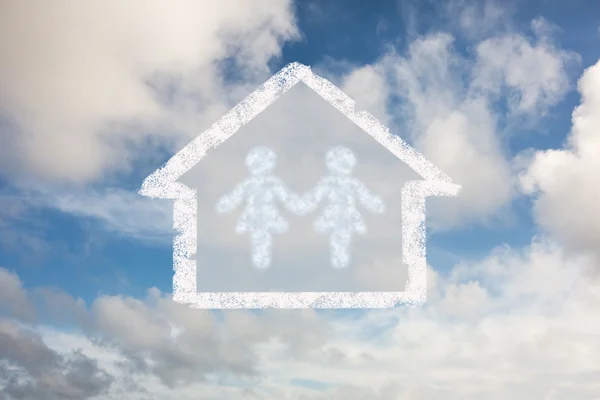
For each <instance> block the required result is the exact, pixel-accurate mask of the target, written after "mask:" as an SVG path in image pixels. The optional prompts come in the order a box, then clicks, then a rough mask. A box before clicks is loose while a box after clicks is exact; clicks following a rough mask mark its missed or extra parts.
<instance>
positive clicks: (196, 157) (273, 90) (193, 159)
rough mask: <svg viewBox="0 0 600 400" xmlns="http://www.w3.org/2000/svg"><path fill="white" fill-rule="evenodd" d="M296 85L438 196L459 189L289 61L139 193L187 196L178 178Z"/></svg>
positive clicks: (338, 93)
mask: <svg viewBox="0 0 600 400" xmlns="http://www.w3.org/2000/svg"><path fill="white" fill-rule="evenodd" d="M300 81H302V82H304V83H305V84H306V85H307V86H308V87H310V88H311V89H312V90H313V91H315V92H316V93H317V94H318V95H320V96H321V97H322V98H324V99H325V100H326V101H327V102H329V103H330V104H331V105H333V106H334V107H335V108H336V109H337V110H339V111H340V112H342V113H343V114H344V115H345V116H346V117H347V118H348V119H350V120H351V121H352V122H354V123H355V124H356V125H358V126H359V127H360V128H361V129H362V130H364V131H365V132H366V133H368V134H369V135H370V136H371V137H373V138H374V139H375V140H377V141H378V142H379V143H380V144H381V145H382V146H384V147H385V148H386V149H388V150H389V151H390V152H392V153H393V154H394V155H395V156H396V157H398V158H399V159H400V160H401V161H402V162H404V163H405V164H407V165H408V166H409V167H410V168H411V169H413V170H414V171H415V172H416V173H418V174H419V175H420V176H421V177H423V178H424V179H425V180H428V181H431V182H432V183H434V184H435V185H436V187H439V189H440V194H441V193H446V194H447V195H453V194H456V193H457V192H458V190H459V189H460V186H458V185H455V184H454V183H453V182H452V179H451V178H450V177H449V176H448V175H446V174H445V173H444V172H442V171H441V170H440V169H439V168H438V167H436V166H435V165H434V164H433V163H431V162H430V161H429V160H427V159H426V158H425V157H424V156H423V155H422V154H420V153H419V152H417V151H416V150H415V149H414V148H413V147H411V146H410V145H408V144H407V143H406V142H404V141H403V140H402V139H401V138H400V137H398V136H396V135H393V134H391V133H390V130H389V129H388V128H387V127H386V126H384V125H383V124H382V123H381V122H380V121H379V120H378V119H377V118H375V117H374V116H373V115H371V114H370V113H368V112H366V111H358V112H357V111H355V109H354V108H355V104H356V103H355V101H354V100H352V99H351V98H350V97H348V96H347V95H346V94H345V93H344V92H342V90H340V89H339V88H338V87H336V86H335V85H333V84H332V83H331V82H329V81H328V80H326V79H324V78H322V77H320V76H318V75H316V74H314V73H313V72H312V71H311V69H310V67H308V66H306V65H302V64H299V63H291V64H288V65H287V66H285V67H284V68H283V69H281V70H280V71H279V72H278V73H277V74H275V75H273V76H272V77H271V78H270V79H269V80H267V81H266V82H265V83H264V84H263V85H262V86H260V87H259V88H258V89H257V90H255V91H254V92H253V93H252V94H250V95H249V96H248V97H246V99H244V100H243V101H242V102H241V103H239V104H238V105H237V106H235V107H234V108H233V109H231V110H230V111H229V112H228V113H227V114H225V116H223V117H222V118H221V119H220V120H219V121H217V122H216V123H215V124H213V125H212V126H211V127H210V128H208V129H207V130H205V131H204V132H202V133H201V134H200V135H198V137H196V139H194V140H193V141H192V142H190V143H189V144H188V145H187V146H185V147H184V148H183V149H182V150H181V151H179V152H178V153H177V154H175V155H174V156H173V157H171V159H170V160H169V161H167V162H166V163H165V164H164V165H163V166H162V167H161V168H159V169H157V170H156V171H155V172H153V173H152V174H151V175H149V176H148V177H147V178H146V179H145V180H144V183H143V184H142V188H141V190H140V194H142V195H144V196H148V197H152V198H163V199H177V198H182V197H184V196H185V195H186V193H189V188H187V187H186V186H185V185H183V184H182V183H179V182H177V180H178V179H179V178H180V177H181V176H182V175H183V174H184V173H186V172H187V171H188V170H190V169H191V168H193V167H194V166H195V165H196V164H198V162H200V160H202V158H204V156H205V155H206V154H207V152H208V151H209V150H210V149H211V148H217V147H218V146H219V145H220V144H221V143H223V142H225V141H226V140H227V139H229V138H230V137H231V136H232V135H233V134H234V133H235V132H237V131H238V130H239V129H240V128H241V127H242V126H243V125H245V124H246V123H248V122H250V121H251V120H252V119H253V118H254V117H256V116H257V115H258V114H260V113H261V112H262V111H264V110H265V109H266V108H267V107H269V106H270V105H271V104H272V103H274V102H275V101H276V100H277V99H278V98H279V97H280V96H281V95H282V94H284V93H285V92H287V91H288V90H289V89H291V88H292V87H293V86H294V85H296V84H297V83H298V82H300Z"/></svg>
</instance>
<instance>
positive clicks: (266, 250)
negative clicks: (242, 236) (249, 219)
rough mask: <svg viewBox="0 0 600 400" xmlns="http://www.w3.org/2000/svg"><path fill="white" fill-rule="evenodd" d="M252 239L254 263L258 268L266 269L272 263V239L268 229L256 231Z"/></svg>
mask: <svg viewBox="0 0 600 400" xmlns="http://www.w3.org/2000/svg"><path fill="white" fill-rule="evenodd" d="M251 239H252V263H253V264H254V266H255V267H256V268H259V269H265V268H269V266H270V265H271V251H272V239H271V234H270V233H269V232H267V231H264V230H260V231H254V232H252V234H251Z"/></svg>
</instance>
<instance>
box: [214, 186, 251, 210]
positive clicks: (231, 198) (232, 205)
mask: <svg viewBox="0 0 600 400" xmlns="http://www.w3.org/2000/svg"><path fill="white" fill-rule="evenodd" d="M245 192H246V182H242V183H240V184H239V185H237V186H236V187H235V189H233V191H232V192H231V193H229V194H227V195H225V196H223V197H221V198H220V199H219V202H218V203H217V205H216V207H215V209H216V210H217V213H219V214H224V213H228V212H231V211H233V210H235V209H236V208H237V207H238V206H239V205H240V204H241V203H242V201H243V200H244V194H245Z"/></svg>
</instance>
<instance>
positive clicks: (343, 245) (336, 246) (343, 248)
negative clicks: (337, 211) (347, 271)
mask: <svg viewBox="0 0 600 400" xmlns="http://www.w3.org/2000/svg"><path fill="white" fill-rule="evenodd" d="M350 242H351V233H350V231H349V230H337V231H333V233H332V234H331V238H330V243H329V245H330V249H331V265H332V266H333V268H338V269H339V268H346V267H347V266H348V264H349V263H350Z"/></svg>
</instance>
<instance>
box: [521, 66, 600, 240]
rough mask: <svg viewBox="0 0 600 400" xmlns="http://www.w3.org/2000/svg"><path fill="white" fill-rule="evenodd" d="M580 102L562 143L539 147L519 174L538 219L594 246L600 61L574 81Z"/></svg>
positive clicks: (599, 190)
mask: <svg viewBox="0 0 600 400" xmlns="http://www.w3.org/2000/svg"><path fill="white" fill-rule="evenodd" d="M578 88H579V93H580V94H581V104H580V105H579V106H578V107H577V108H576V109H575V110H574V111H573V117H572V121H573V126H572V129H571V132H570V134H569V136H568V138H567V140H566V143H565V145H564V148H563V149H557V150H540V151H537V152H536V153H535V154H533V156H532V157H531V160H530V164H529V165H528V168H527V169H526V170H525V171H524V172H523V173H522V174H521V177H520V178H521V184H522V188H523V190H524V191H525V192H526V193H528V194H531V195H533V196H534V198H535V203H534V208H535V214H536V218H537V221H538V223H539V224H540V225H541V226H543V227H544V228H546V229H547V230H549V231H550V232H552V233H553V234H554V235H556V236H557V237H560V238H562V239H563V240H566V241H567V242H568V243H569V244H571V245H572V246H576V247H586V248H592V249H597V247H598V243H599V241H600V207H599V206H598V201H597V199H598V196H599V195H600V186H599V185H598V171H600V135H599V134H598V129H599V128H598V127H599V126H600V61H599V62H598V63H596V64H595V65H593V66H591V67H589V68H588V69H587V70H586V71H585V72H584V74H583V76H582V77H581V79H580V80H579V83H578Z"/></svg>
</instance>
